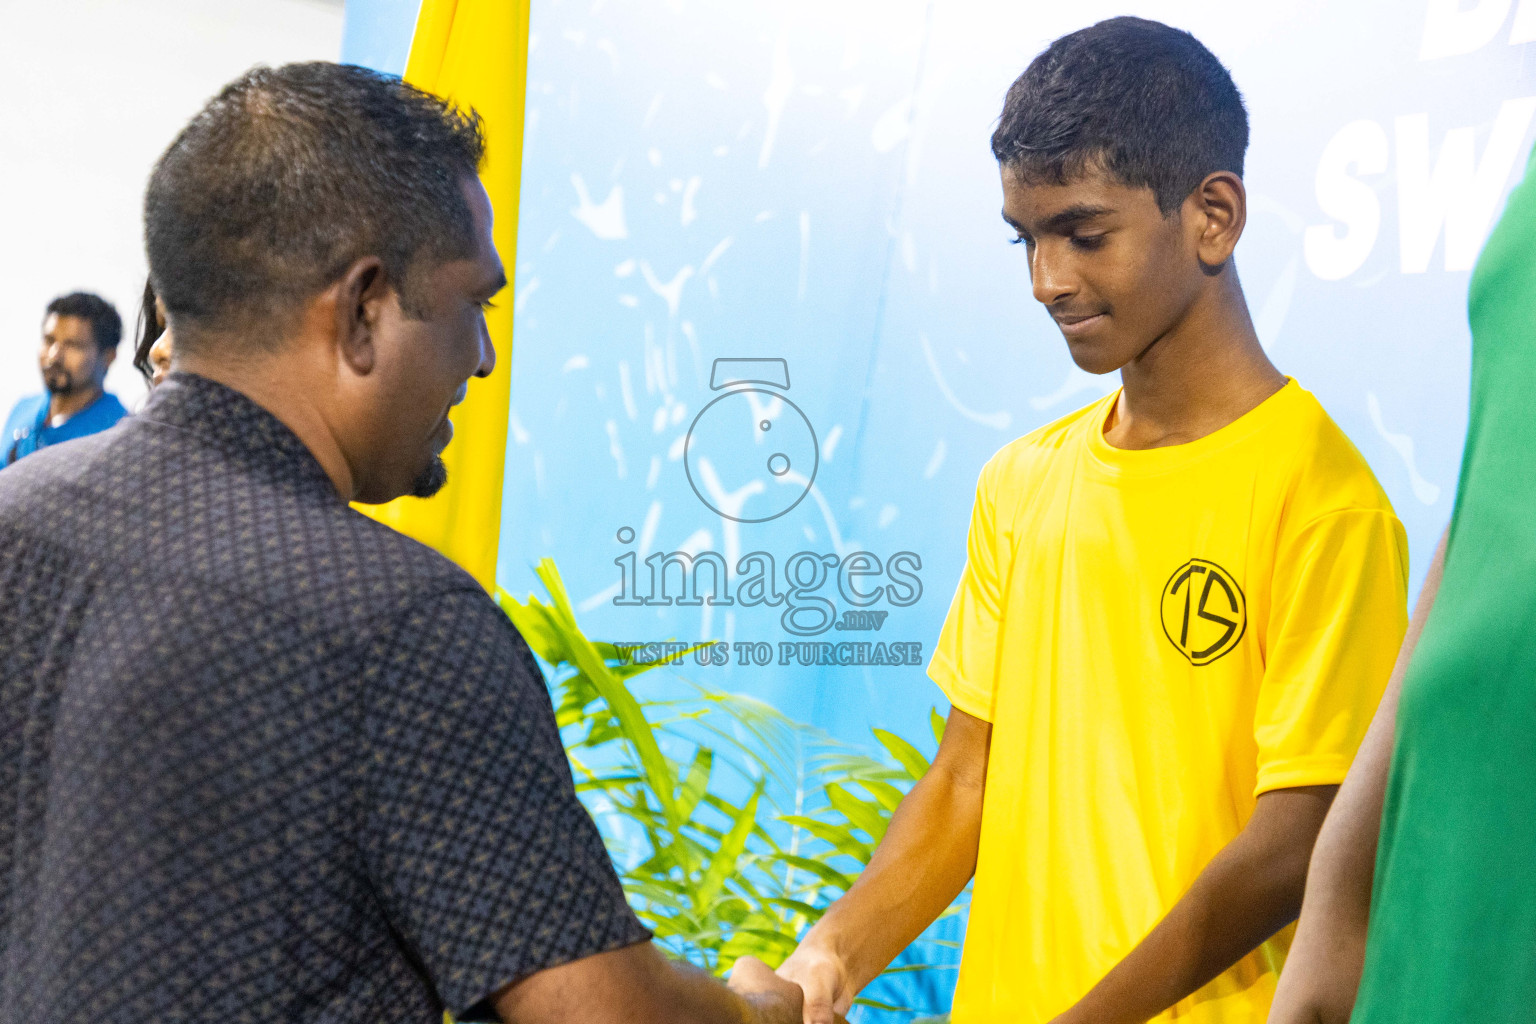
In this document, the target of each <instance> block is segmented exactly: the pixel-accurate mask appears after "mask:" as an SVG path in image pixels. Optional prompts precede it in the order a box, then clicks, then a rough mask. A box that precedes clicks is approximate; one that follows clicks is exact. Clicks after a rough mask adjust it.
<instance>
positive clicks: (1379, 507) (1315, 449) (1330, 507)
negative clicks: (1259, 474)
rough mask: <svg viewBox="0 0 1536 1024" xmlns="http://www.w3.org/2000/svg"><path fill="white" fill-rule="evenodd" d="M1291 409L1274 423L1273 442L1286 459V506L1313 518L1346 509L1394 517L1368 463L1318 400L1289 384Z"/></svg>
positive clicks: (1282, 462) (1389, 504)
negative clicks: (1288, 498) (1287, 494)
mask: <svg viewBox="0 0 1536 1024" xmlns="http://www.w3.org/2000/svg"><path fill="white" fill-rule="evenodd" d="M1291 388H1292V389H1293V390H1294V391H1295V392H1296V394H1295V395H1294V396H1292V401H1291V402H1290V410H1289V413H1288V415H1287V416H1286V417H1284V419H1283V421H1282V422H1278V423H1276V424H1275V425H1274V426H1275V431H1276V438H1275V443H1276V445H1277V447H1278V448H1279V449H1280V451H1283V452H1284V454H1285V455H1286V456H1288V457H1287V458H1285V459H1283V460H1277V465H1278V466H1284V467H1285V468H1284V472H1286V473H1287V474H1288V475H1289V476H1290V479H1289V480H1288V481H1287V485H1288V487H1287V490H1288V492H1289V494H1290V500H1289V501H1288V504H1289V505H1290V506H1292V507H1293V508H1294V509H1295V510H1297V511H1302V510H1306V511H1310V512H1311V513H1313V514H1316V515H1324V514H1327V513H1329V512H1336V511H1337V512H1342V511H1347V510H1350V509H1360V510H1376V511H1382V512H1387V513H1392V511H1393V510H1392V502H1391V500H1390V499H1389V498H1388V497H1387V494H1386V491H1384V490H1382V487H1381V484H1380V482H1379V481H1377V479H1376V474H1375V473H1374V472H1373V471H1372V470H1371V466H1370V463H1368V462H1366V460H1365V456H1364V455H1362V454H1361V453H1360V449H1358V448H1356V447H1355V444H1354V442H1353V441H1351V440H1350V439H1349V435H1347V434H1345V433H1344V430H1343V428H1341V427H1340V426H1339V425H1338V423H1336V422H1335V421H1334V419H1333V417H1332V416H1330V415H1328V411H1327V410H1326V409H1324V408H1323V405H1322V403H1321V402H1319V401H1318V399H1317V396H1315V395H1313V394H1312V393H1311V392H1310V391H1307V390H1306V389H1305V388H1303V387H1301V386H1300V385H1299V384H1294V383H1293V384H1292V385H1291Z"/></svg>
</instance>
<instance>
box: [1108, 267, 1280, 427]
mask: <svg viewBox="0 0 1536 1024" xmlns="http://www.w3.org/2000/svg"><path fill="white" fill-rule="evenodd" d="M1212 283H1213V284H1215V285H1216V287H1214V288H1212V289H1210V290H1208V291H1207V292H1206V293H1205V295H1203V296H1202V297H1201V298H1200V299H1198V300H1196V302H1195V304H1194V305H1193V306H1192V307H1191V308H1190V310H1189V312H1188V313H1187V314H1186V315H1185V317H1184V318H1183V319H1182V320H1181V321H1180V322H1179V323H1178V324H1177V325H1176V326H1175V327H1174V328H1173V329H1172V330H1170V331H1169V332H1168V333H1167V334H1165V335H1163V336H1162V337H1161V338H1159V339H1158V340H1157V341H1155V342H1154V343H1153V344H1152V345H1150V346H1149V347H1148V348H1147V349H1146V351H1144V352H1142V354H1141V355H1139V356H1137V357H1136V358H1135V359H1133V360H1131V362H1129V363H1127V364H1126V365H1125V366H1124V367H1123V368H1122V369H1121V371H1120V379H1121V382H1122V384H1123V385H1124V386H1123V387H1122V389H1121V391H1120V398H1119V400H1118V401H1117V402H1116V404H1115V409H1114V412H1113V413H1112V415H1111V416H1110V417H1109V419H1108V421H1107V423H1106V425H1105V427H1104V439H1105V440H1106V441H1107V442H1108V443H1109V444H1110V445H1111V446H1113V447H1115V448H1128V449H1138V448H1164V447H1167V446H1169V445H1176V444H1188V443H1189V442H1191V441H1195V440H1198V439H1200V438H1202V437H1205V436H1206V435H1207V434H1213V433H1215V432H1216V431H1218V430H1220V429H1221V428H1222V427H1225V426H1226V425H1227V424H1229V423H1231V422H1232V421H1234V420H1236V419H1237V418H1238V417H1240V416H1242V415H1243V414H1244V413H1247V412H1249V411H1250V410H1252V409H1253V408H1255V407H1256V406H1258V405H1259V404H1260V403H1261V402H1263V401H1264V400H1265V399H1266V398H1268V397H1270V396H1271V395H1273V394H1274V393H1275V392H1277V391H1279V390H1280V389H1281V388H1282V387H1284V386H1285V380H1286V378H1285V375H1284V374H1282V373H1281V372H1280V371H1279V370H1277V369H1276V368H1275V365H1274V364H1273V363H1271V362H1270V361H1269V357H1268V356H1267V355H1265V353H1264V347H1263V346H1262V345H1261V344H1259V336H1258V334H1257V333H1255V331H1254V329H1253V320H1252V318H1250V317H1249V315H1248V304H1247V302H1246V300H1244V298H1243V293H1242V288H1241V287H1240V286H1239V285H1238V283H1237V274H1236V273H1235V268H1232V267H1228V268H1226V272H1224V273H1222V274H1221V275H1220V276H1219V277H1218V278H1217V280H1216V281H1215V282H1212Z"/></svg>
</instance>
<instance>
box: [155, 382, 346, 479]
mask: <svg viewBox="0 0 1536 1024" xmlns="http://www.w3.org/2000/svg"><path fill="white" fill-rule="evenodd" d="M139 415H140V417H142V418H143V419H146V420H150V421H152V422H155V423H163V424H165V425H166V426H170V427H175V428H178V429H180V430H185V431H187V432H188V433H191V434H194V435H196V436H197V437H198V438H199V439H200V440H203V441H205V442H208V443H210V444H213V445H215V446H217V447H219V448H221V449H223V450H224V451H225V452H227V453H229V454H230V455H232V456H234V457H235V458H236V459H238V460H239V461H240V462H242V463H244V464H246V465H248V466H250V467H252V468H254V469H257V470H261V471H265V472H269V473H272V474H274V475H276V476H280V477H284V478H287V479H292V480H295V481H300V482H303V483H305V484H308V485H313V486H315V487H316V488H320V489H323V490H325V491H326V492H327V493H328V494H329V495H330V496H331V497H332V498H336V497H337V495H336V488H335V485H334V484H332V483H331V478H330V477H329V476H327V475H326V472H325V469H324V468H323V467H322V466H321V465H320V462H319V460H318V459H316V458H315V456H314V455H313V454H312V453H311V452H310V450H309V448H307V447H306V446H305V444H304V442H303V441H301V440H299V436H298V435H297V434H295V433H294V432H293V431H292V430H290V429H288V427H287V426H286V425H285V424H284V423H283V421H282V420H279V419H278V418H277V417H276V416H274V415H272V414H271V413H270V412H268V411H267V410H266V409H264V408H262V407H261V406H260V405H258V404H256V402H254V401H252V400H251V399H250V398H248V397H246V396H245V395H244V394H242V393H240V392H239V391H236V390H235V389H234V388H231V387H226V386H225V385H223V384H220V383H218V382H217V381H213V380H209V379H208V378H207V377H199V376H198V375H197V374H194V373H186V372H183V371H175V372H172V373H171V374H170V376H168V377H166V378H165V380H163V381H161V383H160V384H159V385H158V386H157V387H156V388H155V389H154V390H153V391H152V392H150V396H149V402H148V403H147V404H146V405H145V406H144V409H143V411H142V412H140V413H139ZM338 500H339V499H338Z"/></svg>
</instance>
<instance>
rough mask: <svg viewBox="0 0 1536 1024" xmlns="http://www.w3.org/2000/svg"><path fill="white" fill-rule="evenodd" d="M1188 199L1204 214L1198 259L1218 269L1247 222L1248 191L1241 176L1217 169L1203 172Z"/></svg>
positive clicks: (1230, 251) (1227, 256)
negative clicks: (1206, 173)
mask: <svg viewBox="0 0 1536 1024" xmlns="http://www.w3.org/2000/svg"><path fill="white" fill-rule="evenodd" d="M1190 200H1191V201H1192V202H1194V203H1195V204H1196V205H1197V207H1198V208H1199V211H1200V213H1201V216H1202V217H1203V220H1202V221H1201V224H1202V226H1201V229H1200V237H1199V239H1198V240H1197V243H1196V245H1197V251H1198V255H1199V257H1200V262H1201V263H1202V264H1204V265H1205V266H1207V267H1209V268H1212V269H1213V270H1214V269H1219V268H1221V267H1222V266H1224V265H1225V264H1226V262H1227V261H1228V260H1230V259H1231V258H1232V251H1233V250H1234V249H1236V248H1237V240H1238V239H1239V238H1241V237H1243V227H1244V226H1245V225H1246V224H1247V223H1248V192H1247V190H1246V189H1245V188H1244V187H1243V179H1242V178H1240V177H1238V176H1237V175H1236V174H1233V173H1232V172H1231V171H1216V172H1215V173H1214V174H1209V175H1206V178H1205V180H1204V181H1202V182H1201V183H1200V185H1199V187H1197V188H1196V189H1195V191H1194V193H1193V194H1192V195H1191V196H1190Z"/></svg>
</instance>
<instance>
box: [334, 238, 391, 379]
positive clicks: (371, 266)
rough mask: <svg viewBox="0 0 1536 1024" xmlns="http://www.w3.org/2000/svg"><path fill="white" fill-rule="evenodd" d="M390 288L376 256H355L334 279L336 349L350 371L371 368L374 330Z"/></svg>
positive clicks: (367, 370) (376, 353)
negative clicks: (353, 261) (335, 280)
mask: <svg viewBox="0 0 1536 1024" xmlns="http://www.w3.org/2000/svg"><path fill="white" fill-rule="evenodd" d="M390 291H392V289H391V287H390V285H389V283H388V281H387V280H386V275H385V273H384V264H383V263H382V262H381V261H380V260H379V258H378V257H377V256H364V257H363V258H362V259H360V260H357V261H356V262H355V263H353V264H352V265H351V266H349V267H348V268H347V269H346V272H345V273H344V274H342V276H341V279H340V280H339V281H338V282H337V283H336V307H335V317H336V325H335V326H336V344H337V350H338V354H339V355H340V356H341V358H342V360H343V361H344V362H345V363H346V364H347V366H348V367H350V368H351V370H352V371H353V372H354V373H357V374H368V373H371V372H373V364H374V360H375V359H376V358H377V356H378V352H377V348H376V343H377V332H378V329H379V324H380V323H381V321H382V319H383V314H384V305H385V301H386V300H387V298H388V296H389V293H390Z"/></svg>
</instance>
